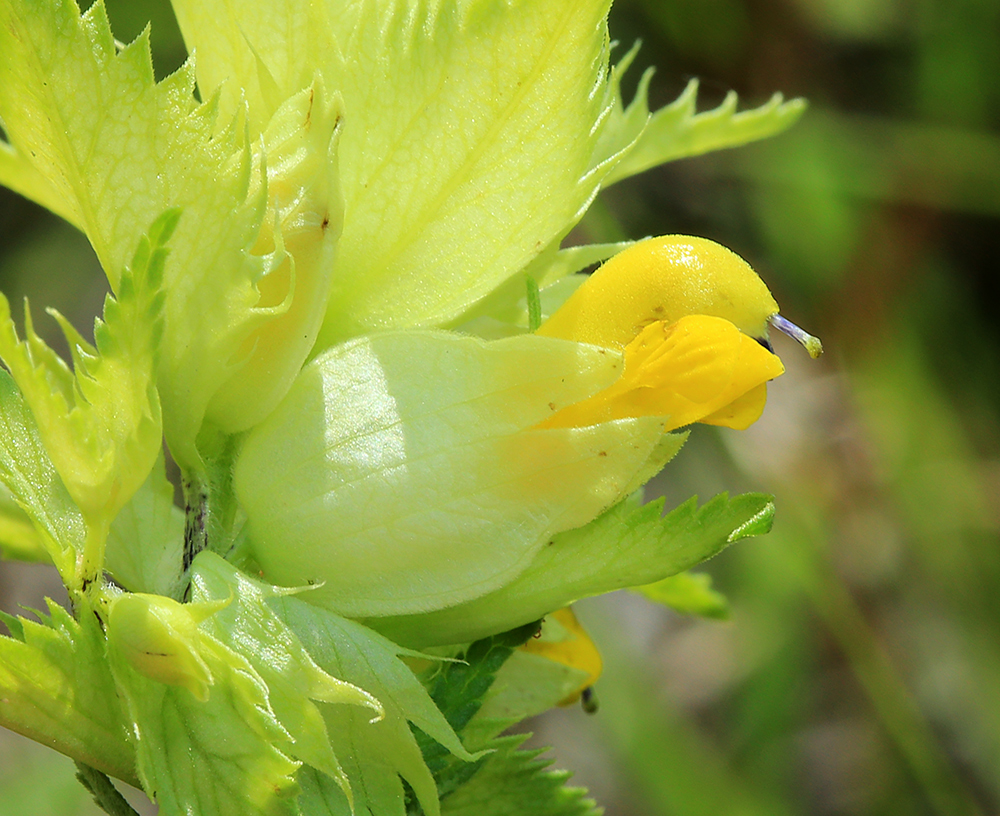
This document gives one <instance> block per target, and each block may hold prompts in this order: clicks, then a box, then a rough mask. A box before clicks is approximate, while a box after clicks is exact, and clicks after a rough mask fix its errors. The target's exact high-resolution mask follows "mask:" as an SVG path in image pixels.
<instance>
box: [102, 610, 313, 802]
mask: <svg viewBox="0 0 1000 816" xmlns="http://www.w3.org/2000/svg"><path fill="white" fill-rule="evenodd" d="M153 597H157V596H153ZM109 626H110V624H109ZM109 640H111V642H112V643H117V642H118V639H117V638H115V639H111V632H110V631H109ZM189 645H190V646H191V648H192V649H193V650H194V651H195V653H196V654H197V657H198V659H199V660H200V661H201V663H202V664H203V665H204V666H205V667H206V669H207V672H208V674H209V676H210V678H211V685H210V687H209V691H208V698H207V699H205V700H199V699H198V698H197V697H196V696H195V695H194V694H193V693H192V692H191V691H190V690H189V689H188V688H187V687H186V686H182V685H168V684H166V683H163V682H159V681H157V680H154V679H152V678H150V677H147V676H145V675H144V674H140V673H139V672H138V671H137V670H136V668H135V667H134V666H133V664H132V662H131V660H130V658H131V657H132V655H130V654H129V653H127V652H125V651H123V650H122V649H120V648H118V647H114V648H111V649H109V656H110V658H111V661H110V662H111V666H112V671H113V673H114V679H115V686H116V687H117V690H118V693H119V694H120V695H121V697H122V699H123V702H124V704H125V708H126V711H127V712H128V713H127V716H128V718H129V721H130V726H131V730H132V733H133V734H134V735H135V739H134V748H135V751H136V764H137V770H138V774H139V779H140V780H141V781H142V787H143V789H144V790H145V791H146V793H147V794H148V795H149V797H150V798H151V799H153V800H154V801H156V802H157V803H158V804H159V805H160V808H161V810H162V811H163V812H165V813H197V814H198V815H199V816H246V814H247V813H253V814H263V815H264V816H297V814H298V808H297V806H296V796H297V795H298V792H299V788H298V785H297V783H296V781H295V772H296V770H297V769H298V767H299V763H297V762H295V761H294V760H293V759H291V758H290V757H289V756H288V755H287V754H286V753H285V752H284V751H283V750H282V747H284V746H287V744H288V741H289V734H288V732H287V731H286V730H285V729H284V728H282V726H281V724H280V723H279V722H278V719H277V718H276V716H275V714H274V712H273V711H272V709H271V707H270V704H269V701H268V688H267V685H266V684H265V683H264V681H263V679H262V678H261V677H260V675H259V674H258V673H257V672H256V671H254V669H253V667H252V666H251V665H250V663H249V662H248V661H247V660H246V658H245V657H243V656H242V655H240V654H239V653H237V652H235V651H233V650H232V649H230V648H228V647H226V646H225V645H223V644H222V643H220V642H219V641H217V640H215V639H214V638H212V637H211V636H210V635H208V634H206V633H203V632H199V633H198V637H197V638H196V639H195V640H194V641H192V643H190V644H189ZM279 746H281V747H279Z"/></svg>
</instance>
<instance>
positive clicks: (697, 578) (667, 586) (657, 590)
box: [635, 572, 729, 619]
mask: <svg viewBox="0 0 1000 816" xmlns="http://www.w3.org/2000/svg"><path fill="white" fill-rule="evenodd" d="M635 589H636V591H637V592H639V593H640V594H642V595H645V596H646V597H647V598H649V600H651V601H655V602H656V603H659V604H663V605H664V606H669V607H670V608H671V609H674V610H676V611H677V612H683V613H685V614H688V615H700V616H701V617H703V618H720V619H724V618H728V617H729V602H728V601H727V600H726V596H725V595H723V594H722V593H721V592H717V591H716V590H714V589H712V576H711V575H708V574H707V573H703V572H679V573H677V575H670V576H668V577H667V578H664V579H662V580H660V581H657V582H655V583H652V584H646V585H645V586H640V587H636V588H635Z"/></svg>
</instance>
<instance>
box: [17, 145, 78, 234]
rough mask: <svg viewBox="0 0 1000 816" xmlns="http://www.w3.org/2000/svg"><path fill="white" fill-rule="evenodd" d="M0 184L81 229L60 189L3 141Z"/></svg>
mask: <svg viewBox="0 0 1000 816" xmlns="http://www.w3.org/2000/svg"><path fill="white" fill-rule="evenodd" d="M0 184H2V185H3V186H4V187H9V188H10V189H11V190H13V191H14V192H15V193H19V194H20V195H23V196H24V197H25V198H28V199H31V200H32V201H34V202H35V203H37V204H41V205H42V206H43V207H45V208H46V209H48V210H51V211H52V212H54V213H55V214H56V215H58V216H59V217H60V218H64V219H65V220H67V221H69V223H71V224H73V226H75V227H80V224H78V223H76V222H75V221H74V218H75V214H74V212H73V209H72V207H71V206H68V205H67V202H66V200H65V199H64V198H63V197H62V196H61V195H60V194H59V191H58V189H57V188H55V187H53V185H52V184H51V183H50V182H49V180H48V179H47V178H45V176H44V175H42V174H41V173H40V172H39V171H38V170H37V169H36V168H35V167H34V165H32V164H31V162H29V161H27V160H26V159H25V157H24V156H23V155H21V154H20V153H18V152H17V150H15V149H14V147H13V146H12V145H10V144H8V143H7V142H5V141H3V139H0Z"/></svg>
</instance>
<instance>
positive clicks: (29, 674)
mask: <svg viewBox="0 0 1000 816" xmlns="http://www.w3.org/2000/svg"><path fill="white" fill-rule="evenodd" d="M47 603H48V610H49V614H48V615H43V614H41V613H36V614H38V616H39V620H40V622H38V623H36V622H35V621H32V620H30V619H26V618H13V617H11V616H7V615H5V616H3V622H4V623H5V624H6V626H7V628H8V630H9V631H10V633H11V635H13V637H0V724H2V725H4V726H6V727H7V728H10V729H11V730H13V731H17V732H18V733H20V734H24V735H25V736H28V737H31V738H32V739H34V740H36V741H37V742H41V743H43V744H45V745H49V746H51V747H52V748H55V749H56V750H57V751H61V752H62V753H64V754H66V755H67V756H70V757H73V758H74V759H76V760H78V761H80V762H84V763H86V764H88V765H90V766H92V767H94V768H98V769H100V770H101V771H103V772H105V773H108V774H111V775H112V776H116V777H118V778H119V779H123V780H125V781H127V782H131V783H133V784H135V783H136V776H135V769H134V761H135V760H134V758H133V756H132V750H131V748H130V746H129V742H128V733H127V731H126V727H125V717H124V714H123V712H122V710H121V707H120V704H119V701H118V696H117V694H116V693H115V689H114V681H113V680H112V678H111V674H110V672H109V670H108V665H107V661H106V659H105V651H104V635H103V633H102V631H101V629H100V626H99V625H98V622H97V619H96V618H95V616H94V615H93V614H92V613H91V612H87V613H86V614H84V615H82V616H81V621H82V622H77V621H76V620H74V619H73V618H72V617H71V616H70V614H69V613H68V612H66V610H64V609H63V608H62V607H60V606H58V605H57V604H55V603H54V602H52V601H47Z"/></svg>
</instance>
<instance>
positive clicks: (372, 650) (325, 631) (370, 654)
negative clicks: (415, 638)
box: [270, 597, 475, 816]
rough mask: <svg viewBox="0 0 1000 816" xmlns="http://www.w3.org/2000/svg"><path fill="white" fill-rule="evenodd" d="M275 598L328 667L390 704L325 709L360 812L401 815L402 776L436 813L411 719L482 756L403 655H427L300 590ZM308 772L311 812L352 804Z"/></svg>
mask: <svg viewBox="0 0 1000 816" xmlns="http://www.w3.org/2000/svg"><path fill="white" fill-rule="evenodd" d="M270 605H271V607H272V608H273V609H274V610H275V611H276V612H277V613H278V614H279V616H280V617H281V618H282V619H284V620H285V621H286V622H287V623H288V625H289V626H291V628H292V629H293V630H294V631H295V632H296V634H297V635H298V636H299V638H300V639H301V641H302V643H303V645H304V646H305V648H306V650H307V651H308V652H309V654H310V655H312V657H313V659H314V660H315V661H316V662H317V663H318V664H319V666H320V667H321V668H322V669H323V670H325V671H326V672H328V673H329V674H331V675H333V676H334V677H339V678H340V679H342V680H344V681H346V682H348V683H352V684H354V685H356V686H358V687H360V688H363V689H366V690H367V691H369V692H370V693H371V694H372V695H373V696H375V697H376V698H377V699H378V700H379V701H380V702H381V703H382V705H383V707H384V709H385V717H384V718H383V719H382V720H380V721H378V722H371V721H370V719H369V717H368V715H367V714H366V713H365V712H364V711H362V710H361V709H358V708H357V707H353V706H326V707H325V710H324V716H325V717H326V722H327V727H328V729H329V733H330V741H331V743H332V744H333V748H334V750H335V751H336V753H337V756H338V757H340V759H341V762H342V763H343V767H344V771H345V772H346V774H347V777H348V779H349V780H350V783H351V790H352V791H353V793H354V807H355V812H356V813H358V814H362V816H367V814H371V816H402V814H403V813H404V789H403V784H402V782H401V780H400V777H402V779H405V780H406V782H407V783H408V784H409V786H410V787H411V788H412V789H413V791H414V793H415V794H416V796H417V799H418V800H419V802H420V804H421V805H422V807H423V808H424V810H425V812H426V813H428V814H431V816H436V814H437V812H438V806H437V805H438V796H437V789H436V787H435V784H434V779H433V777H432V776H431V773H430V771H429V770H428V768H427V765H426V764H425V763H424V759H423V756H422V755H421V752H420V748H419V747H418V745H417V741H416V739H415V737H414V735H413V733H412V731H411V730H410V726H409V725H408V723H412V724H413V725H415V726H416V727H417V728H419V729H420V730H421V731H423V732H424V733H425V734H428V735H430V736H431V737H432V738H433V739H434V740H436V741H437V742H438V743H440V744H441V745H442V746H444V747H445V748H447V750H448V751H450V752H451V753H452V754H454V755H455V756H458V757H460V758H462V759H465V760H467V761H472V760H473V759H474V758H475V757H474V756H473V755H471V754H469V753H468V752H467V751H466V750H465V749H464V748H463V747H462V744H461V742H459V739H458V737H457V736H456V735H455V732H454V730H452V728H451V726H450V725H449V724H448V722H447V720H445V718H444V716H443V715H442V713H441V712H440V711H439V710H438V708H437V707H436V706H435V705H434V702H433V701H432V700H431V698H430V696H429V695H428V693H427V691H426V690H425V689H424V687H423V686H422V685H421V684H420V681H419V680H417V678H416V676H415V675H414V674H413V672H412V671H411V670H410V668H409V667H408V666H407V665H406V664H405V663H404V662H403V661H402V660H401V659H400V658H401V657H422V655H419V654H416V653H413V652H410V651H408V650H406V649H402V648H401V647H399V646H397V645H396V644H395V643H392V642H391V641H389V640H386V639H385V638H383V637H382V636H381V635H378V634H376V633H375V632H373V631H371V630H370V629H368V628H366V627H364V626H362V625H360V624H358V623H355V622H353V621H349V620H347V619H345V618H341V617H338V616H337V615H334V614H333V613H331V612H327V611H326V610H324V609H320V608H318V607H315V606H312V605H311V604H307V603H305V602H304V601H300V600H298V599H297V598H290V597H276V598H272V599H271V601H270ZM301 779H302V785H303V797H302V809H303V812H304V813H308V814H310V816H313V814H327V813H329V814H341V813H346V812H347V811H345V810H344V808H345V806H346V800H344V799H343V795H342V794H341V793H340V792H339V789H338V788H336V785H335V783H333V781H332V780H329V779H328V778H326V777H322V776H318V775H316V774H312V773H310V772H309V771H308V770H307V769H304V771H303V774H302V776H301Z"/></svg>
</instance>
